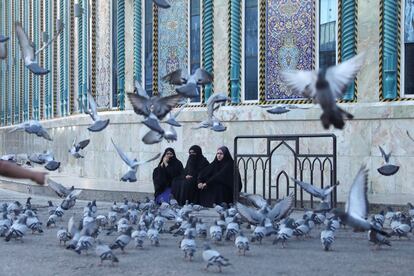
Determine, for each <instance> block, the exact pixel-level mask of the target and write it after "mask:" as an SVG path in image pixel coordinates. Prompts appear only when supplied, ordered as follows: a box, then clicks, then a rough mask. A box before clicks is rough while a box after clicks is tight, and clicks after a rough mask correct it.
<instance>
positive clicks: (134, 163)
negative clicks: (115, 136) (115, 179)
mask: <svg viewBox="0 0 414 276" xmlns="http://www.w3.org/2000/svg"><path fill="white" fill-rule="evenodd" d="M111 141H112V144H113V145H114V147H115V149H116V151H117V152H118V154H119V157H121V159H122V161H124V162H125V164H127V165H128V167H129V169H128V172H127V173H126V174H124V176H122V177H121V181H124V182H128V181H129V182H136V181H137V170H138V167H139V166H140V165H142V164H145V163H148V162H151V161H154V160H155V159H158V158H159V157H160V156H161V154H160V153H158V154H157V155H156V156H154V157H152V158H151V159H148V160H146V161H138V160H137V159H136V158H134V159H133V160H132V159H130V158H129V157H128V156H127V155H126V154H125V153H124V152H123V151H122V150H121V148H120V147H118V146H117V145H116V144H115V142H114V140H112V138H111Z"/></svg>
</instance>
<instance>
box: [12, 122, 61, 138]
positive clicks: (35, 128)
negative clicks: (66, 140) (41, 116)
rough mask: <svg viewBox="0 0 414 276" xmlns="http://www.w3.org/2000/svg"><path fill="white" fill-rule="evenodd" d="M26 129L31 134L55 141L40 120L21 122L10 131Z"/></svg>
mask: <svg viewBox="0 0 414 276" xmlns="http://www.w3.org/2000/svg"><path fill="white" fill-rule="evenodd" d="M18 130H24V131H26V132H27V133H29V134H36V136H38V137H43V138H44V139H46V140H49V141H53V139H52V138H51V137H50V135H49V133H47V131H46V129H45V128H44V127H43V126H42V125H41V124H40V122H39V121H36V120H30V121H27V122H24V123H21V124H18V125H17V126H15V127H14V128H13V129H11V130H10V131H9V133H12V132H15V131H18Z"/></svg>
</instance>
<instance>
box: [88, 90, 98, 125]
mask: <svg viewBox="0 0 414 276" xmlns="http://www.w3.org/2000/svg"><path fill="white" fill-rule="evenodd" d="M88 103H89V107H90V108H91V112H92V115H91V116H92V119H93V120H94V121H95V120H98V118H99V117H98V110H97V105H96V102H95V99H94V98H93V96H92V94H91V93H90V92H89V91H88Z"/></svg>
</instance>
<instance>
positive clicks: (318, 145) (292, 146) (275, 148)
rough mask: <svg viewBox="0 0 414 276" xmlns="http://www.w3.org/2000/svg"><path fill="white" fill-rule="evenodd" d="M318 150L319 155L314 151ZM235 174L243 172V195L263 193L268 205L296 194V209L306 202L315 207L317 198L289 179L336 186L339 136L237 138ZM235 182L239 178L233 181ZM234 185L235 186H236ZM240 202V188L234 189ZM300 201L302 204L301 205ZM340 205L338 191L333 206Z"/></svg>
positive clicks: (235, 140)
mask: <svg viewBox="0 0 414 276" xmlns="http://www.w3.org/2000/svg"><path fill="white" fill-rule="evenodd" d="M314 151H316V152H314ZM234 168H235V170H234V172H235V173H237V170H238V171H239V172H240V175H241V179H242V182H243V190H242V191H244V192H249V193H253V194H261V195H262V196H263V197H264V198H265V199H267V200H268V201H269V202H270V201H271V200H275V199H279V198H282V197H284V196H285V195H284V194H283V192H285V193H286V195H288V194H289V193H291V192H293V193H294V197H295V207H296V208H299V207H300V208H304V207H305V204H304V203H305V201H309V202H310V207H311V208H314V199H313V197H312V196H310V195H308V194H307V193H306V192H304V191H303V189H301V188H300V187H298V186H297V184H296V183H295V182H294V181H293V180H291V179H290V177H293V178H295V179H298V180H301V181H305V182H308V183H311V184H312V185H318V186H319V187H322V188H323V187H326V186H328V185H334V184H335V183H336V176H337V175H336V136H335V135H333V134H303V135H280V136H279V135H276V136H237V137H236V138H235V139H234ZM234 179H236V177H235V178H234ZM236 185H237V184H236V183H235V187H236ZM234 191H235V192H234V199H235V200H237V199H238V196H239V193H238V189H234ZM298 201H299V202H298ZM336 203H337V191H336V188H335V189H334V191H333V192H332V196H331V206H333V207H335V206H336Z"/></svg>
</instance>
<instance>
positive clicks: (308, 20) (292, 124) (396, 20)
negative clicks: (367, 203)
mask: <svg viewBox="0 0 414 276" xmlns="http://www.w3.org/2000/svg"><path fill="white" fill-rule="evenodd" d="M169 2H170V4H171V8H169V9H161V8H158V7H157V6H155V5H154V4H153V3H152V0H118V1H114V0H108V1H88V0H60V1H54V0H40V1H36V0H2V1H0V34H3V35H6V36H9V37H10V40H9V41H8V42H7V50H8V57H7V58H6V59H4V60H0V80H1V82H0V125H1V128H0V135H1V142H0V153H1V154H5V153H11V152H14V153H20V152H27V153H29V152H33V151H38V152H40V151H43V150H46V149H50V150H52V151H53V152H54V154H55V156H56V157H58V158H59V159H60V161H61V162H62V163H63V164H64V166H62V171H61V172H60V174H62V175H71V176H75V177H79V178H85V179H91V180H93V179H105V180H108V181H109V180H110V181H113V183H114V184H113V185H114V186H117V185H123V184H120V183H119V182H117V180H119V178H120V177H121V176H122V174H123V173H124V170H125V166H124V164H123V163H122V161H120V160H119V158H118V156H117V155H116V152H115V149H114V148H113V147H112V144H111V138H113V139H114V140H117V143H118V144H119V145H120V146H121V147H123V148H124V149H125V151H126V152H127V153H128V154H130V155H131V156H133V155H135V156H136V157H138V159H140V158H142V159H144V158H147V157H151V156H153V155H154V153H156V152H159V151H162V150H163V149H164V148H165V147H167V146H172V147H174V148H175V149H176V151H177V153H178V157H179V158H180V159H181V160H182V161H183V162H185V160H186V158H187V150H188V148H189V147H190V146H191V145H193V144H198V145H200V146H201V147H202V148H203V150H204V151H205V155H206V156H207V157H208V159H209V160H210V161H211V160H212V159H213V157H214V153H215V149H216V148H217V147H219V146H221V145H227V146H229V148H230V149H231V150H233V145H234V137H236V136H238V135H286V134H315V133H321V134H326V133H333V134H335V135H336V138H337V156H338V157H337V160H338V162H337V174H338V177H337V178H338V179H339V180H341V185H340V187H338V197H339V199H340V200H345V195H346V194H347V191H348V189H349V187H350V185H351V183H352V179H353V177H354V175H356V173H357V171H358V169H359V167H360V166H361V164H363V163H365V164H367V167H368V168H369V170H370V184H369V191H370V195H371V196H372V197H375V196H376V197H377V199H376V200H378V201H382V200H383V199H382V198H383V197H386V196H387V195H389V194H394V195H396V197H395V198H396V199H395V200H394V201H401V200H405V198H409V197H412V196H414V185H412V184H411V182H410V179H413V178H414V170H413V169H412V168H411V164H412V163H413V161H414V141H412V140H410V138H409V137H408V135H407V134H406V131H407V130H408V131H410V132H412V134H413V135H414V130H413V129H412V125H413V122H414V120H413V114H414V102H413V100H414V63H413V60H414V58H413V56H414V23H413V22H414V1H413V0H380V1H366V0H300V1H299V0H169ZM75 7H76V8H75ZM58 19H59V20H61V21H62V22H63V23H64V26H65V29H64V31H63V33H62V35H60V36H59V38H58V39H57V40H56V41H55V42H53V44H52V45H51V47H48V48H47V49H46V50H45V51H43V52H41V53H40V54H39V55H38V57H37V58H38V61H39V63H40V64H41V65H42V66H43V67H45V68H48V69H49V70H50V71H51V72H50V73H49V74H47V75H46V76H34V75H33V74H31V73H30V72H29V71H28V70H27V69H26V68H25V67H24V63H23V60H22V59H21V53H20V50H19V45H18V43H17V39H16V36H15V35H14V22H15V21H19V22H22V25H23V27H24V28H25V30H26V31H27V32H28V34H29V37H30V38H31V39H32V40H33V42H34V44H35V46H36V48H40V47H41V46H42V43H43V42H44V41H46V40H47V37H51V36H52V34H53V33H54V31H55V29H56V20H58ZM360 52H365V58H366V60H365V65H364V67H363V68H362V70H361V71H360V73H359V74H358V76H357V78H356V80H355V82H354V83H353V84H352V85H350V86H349V87H348V89H347V91H346V93H345V95H344V97H343V99H342V100H341V101H340V103H339V104H340V105H341V106H342V107H344V108H345V109H346V110H347V111H349V112H351V113H352V114H353V115H354V116H355V118H354V119H353V120H349V121H347V122H346V125H345V128H344V129H343V130H336V129H332V128H331V129H329V130H324V129H323V128H322V126H321V123H320V121H319V117H320V114H321V111H320V108H319V107H317V106H314V105H312V103H311V102H310V101H309V100H306V99H304V98H302V97H301V96H300V95H298V94H295V93H293V92H292V91H290V90H289V89H288V88H287V87H286V85H284V83H283V82H282V80H281V75H280V73H281V71H283V70H289V69H300V70H312V69H318V68H327V67H329V66H332V65H335V64H337V63H340V62H342V61H345V60H347V59H349V58H351V57H353V56H354V55H356V54H357V53H360ZM411 54H413V55H411ZM200 67H202V68H204V69H205V70H207V71H209V72H211V73H213V74H214V82H213V83H212V84H211V85H206V86H205V87H203V88H201V89H200V96H199V97H197V98H193V99H192V100H191V104H190V105H189V107H186V108H185V109H184V112H183V113H182V114H181V115H180V118H179V121H181V122H183V127H181V128H177V131H178V141H176V142H174V143H167V142H165V141H164V142H162V143H160V144H156V145H145V144H143V143H142V142H141V138H142V136H143V135H144V134H145V132H146V130H147V129H146V127H145V126H143V125H142V124H141V119H140V118H139V117H138V116H137V115H135V113H134V112H133V110H132V107H131V105H130V103H129V100H128V98H127V97H126V94H127V93H131V92H133V87H134V81H138V82H140V83H141V84H142V86H143V87H144V88H145V90H146V91H147V92H148V93H149V94H150V95H160V96H165V95H170V94H173V93H174V86H171V85H169V84H167V83H165V82H163V81H162V77H163V76H164V75H165V74H167V73H168V72H171V71H173V70H175V69H178V68H181V69H183V70H187V71H188V72H193V71H194V70H195V69H197V68H200ZM88 91H91V93H92V95H93V96H94V98H95V99H96V102H97V104H98V106H99V109H100V111H101V112H102V113H101V115H102V116H103V117H106V118H110V120H111V123H110V125H109V127H108V128H107V129H105V130H104V131H103V132H100V133H88V131H87V130H86V127H87V126H88V124H89V123H90V119H89V117H88V116H86V115H84V114H83V110H82V104H81V103H82V102H84V103H86V98H87V93H88ZM216 92H224V93H226V94H227V95H228V96H229V97H230V99H231V102H230V103H229V104H228V105H227V106H225V107H222V108H220V110H219V111H218V113H217V116H218V117H219V118H220V119H221V120H222V122H223V124H224V125H226V126H227V130H226V131H225V132H220V133H216V132H213V131H211V130H209V129H201V130H197V131H196V130H194V129H193V127H194V126H196V125H197V123H199V122H200V121H202V120H203V119H205V116H206V111H205V103H206V101H207V99H208V98H209V97H210V96H211V95H212V94H213V93H216ZM288 103H291V104H296V105H300V106H304V107H310V109H306V110H305V109H304V110H294V111H291V112H288V113H285V114H282V115H271V114H268V113H267V112H266V110H265V109H263V108H261V107H262V106H266V105H273V104H288ZM31 119H35V120H40V121H42V123H43V125H44V126H45V127H47V128H48V130H49V132H50V134H51V136H52V137H53V138H54V142H53V143H51V142H46V141H42V140H40V139H39V138H37V137H32V136H28V135H27V134H24V133H12V134H8V133H7V132H8V130H9V129H10V127H11V126H12V125H15V124H19V123H21V122H24V121H27V120H31ZM74 137H77V138H78V140H80V139H83V138H89V137H90V138H91V145H90V147H89V148H88V151H87V154H86V156H85V159H83V160H81V161H79V160H74V159H71V157H70V156H69V154H68V152H67V151H68V149H69V147H70V145H71V143H72V140H73V139H74ZM380 145H381V146H383V147H384V148H386V149H387V150H388V151H392V154H393V157H392V161H393V162H394V163H396V164H398V165H399V166H400V171H399V172H398V173H397V174H396V175H394V176H391V177H384V176H381V175H379V174H378V173H377V167H379V166H380V165H382V164H383V160H382V157H381V153H380V151H379V150H378V146H380ZM324 146H325V145H323V144H322V145H317V146H316V147H321V148H323V147H324ZM245 147H251V148H252V149H253V151H254V150H256V151H260V150H261V147H263V146H262V145H260V143H258V144H255V143H252V144H250V145H249V144H246V145H245ZM281 155H283V154H282V153H281ZM145 166H146V167H143V168H142V170H140V171H139V173H138V180H139V181H138V184H136V186H139V187H140V188H139V189H142V190H145V191H149V192H150V191H151V190H152V184H151V172H152V168H153V167H155V166H156V164H155V162H154V163H151V164H150V165H148V164H147V165H145ZM131 187H132V188H131V189H135V188H134V187H135V186H133V185H131ZM390 203H396V202H390Z"/></svg>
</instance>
